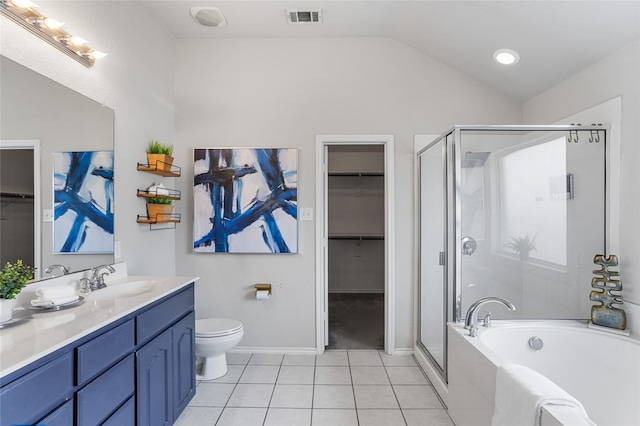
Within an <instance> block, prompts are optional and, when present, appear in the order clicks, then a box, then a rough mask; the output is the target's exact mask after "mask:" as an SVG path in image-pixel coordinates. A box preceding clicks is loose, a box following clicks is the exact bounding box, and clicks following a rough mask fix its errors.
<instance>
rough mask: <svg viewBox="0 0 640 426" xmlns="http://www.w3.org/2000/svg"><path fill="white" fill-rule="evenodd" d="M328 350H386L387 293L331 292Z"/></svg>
mask: <svg viewBox="0 0 640 426" xmlns="http://www.w3.org/2000/svg"><path fill="white" fill-rule="evenodd" d="M327 349H384V294H382V293H329V346H327Z"/></svg>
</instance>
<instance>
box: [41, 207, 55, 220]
mask: <svg viewBox="0 0 640 426" xmlns="http://www.w3.org/2000/svg"><path fill="white" fill-rule="evenodd" d="M42 221H43V222H53V210H48V209H47V210H42Z"/></svg>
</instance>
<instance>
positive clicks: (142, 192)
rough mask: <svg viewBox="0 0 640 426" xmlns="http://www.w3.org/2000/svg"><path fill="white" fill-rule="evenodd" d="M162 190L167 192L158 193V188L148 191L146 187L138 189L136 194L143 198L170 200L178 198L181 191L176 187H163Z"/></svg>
mask: <svg viewBox="0 0 640 426" xmlns="http://www.w3.org/2000/svg"><path fill="white" fill-rule="evenodd" d="M162 190H164V191H167V194H158V190H156V191H151V192H149V191H148V190H146V189H138V193H137V196H138V197H145V198H168V199H171V200H179V199H180V195H181V193H180V191H178V190H177V189H168V188H163V189H162Z"/></svg>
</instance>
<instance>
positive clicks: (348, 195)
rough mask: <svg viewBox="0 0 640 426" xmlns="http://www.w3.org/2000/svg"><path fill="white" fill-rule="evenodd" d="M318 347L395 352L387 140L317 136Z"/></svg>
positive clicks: (390, 147) (389, 144) (390, 152)
mask: <svg viewBox="0 0 640 426" xmlns="http://www.w3.org/2000/svg"><path fill="white" fill-rule="evenodd" d="M316 141H317V154H318V155H317V159H318V164H317V169H318V172H317V176H316V177H317V179H316V183H317V192H316V194H317V200H316V205H317V206H318V207H317V211H318V217H317V242H318V243H317V266H318V267H317V271H318V272H317V314H318V315H317V337H318V338H317V349H318V352H319V353H321V352H322V351H324V350H325V349H384V350H385V351H386V352H387V353H391V352H392V351H393V348H394V333H393V330H394V327H393V323H394V314H393V306H394V305H393V303H394V294H393V293H394V292H393V285H392V283H393V280H392V278H391V277H393V266H394V263H393V258H394V256H393V243H392V242H393V226H391V224H392V223H393V218H394V216H393V211H392V208H391V207H392V206H393V191H391V189H390V188H393V171H392V169H393V136H386V135H385V136H318V137H317V139H316Z"/></svg>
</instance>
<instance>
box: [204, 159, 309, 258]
mask: <svg viewBox="0 0 640 426" xmlns="http://www.w3.org/2000/svg"><path fill="white" fill-rule="evenodd" d="M193 161H194V178H193V207H194V209H193V211H194V220H193V248H194V252H196V253H297V252H298V188H297V187H298V150H297V149H295V148H269V149H265V148H229V149H223V148H196V149H194V152H193Z"/></svg>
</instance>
